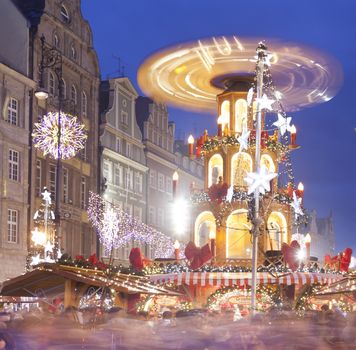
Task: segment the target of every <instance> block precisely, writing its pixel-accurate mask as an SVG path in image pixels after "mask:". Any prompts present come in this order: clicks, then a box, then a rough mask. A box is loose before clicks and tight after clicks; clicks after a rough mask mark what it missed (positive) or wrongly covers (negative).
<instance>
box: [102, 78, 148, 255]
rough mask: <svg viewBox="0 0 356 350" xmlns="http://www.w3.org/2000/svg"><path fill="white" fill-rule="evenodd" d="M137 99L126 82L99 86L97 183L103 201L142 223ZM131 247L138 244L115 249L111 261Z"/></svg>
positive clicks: (143, 162) (118, 80)
mask: <svg viewBox="0 0 356 350" xmlns="http://www.w3.org/2000/svg"><path fill="white" fill-rule="evenodd" d="M137 97H138V94H137V91H136V90H135V88H134V87H133V86H132V84H131V82H130V80H129V79H127V78H115V79H110V80H108V81H103V82H102V84H101V93H100V112H101V126H100V128H101V130H100V146H101V147H100V148H101V157H100V164H101V172H100V176H101V179H100V183H101V194H102V195H103V197H104V199H106V200H107V201H109V202H111V203H113V204H115V205H117V206H119V207H121V208H122V209H123V210H124V211H125V212H126V213H128V214H130V215H131V216H133V217H135V218H136V219H138V220H139V221H142V222H144V223H146V215H147V212H146V208H147V201H146V197H147V195H146V194H147V174H148V167H147V166H146V157H145V153H144V145H143V143H142V133H141V130H140V128H139V126H138V124H137V121H136V112H135V109H136V107H135V100H136V98H137ZM133 245H135V246H137V245H139V242H131V244H129V245H127V246H126V247H122V248H119V249H117V250H116V251H115V254H114V257H115V258H118V259H128V255H129V253H130V250H131V247H132V246H133ZM142 248H144V247H142ZM102 252H103V254H104V255H105V252H104V251H102Z"/></svg>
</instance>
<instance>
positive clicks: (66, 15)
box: [61, 5, 70, 23]
mask: <svg viewBox="0 0 356 350" xmlns="http://www.w3.org/2000/svg"><path fill="white" fill-rule="evenodd" d="M61 20H62V21H63V22H64V23H69V20H70V17H69V12H68V10H67V8H66V7H65V6H64V5H62V6H61Z"/></svg>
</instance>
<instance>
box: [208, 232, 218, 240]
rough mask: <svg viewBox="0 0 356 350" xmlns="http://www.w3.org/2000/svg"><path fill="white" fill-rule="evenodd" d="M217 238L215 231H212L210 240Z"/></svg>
mask: <svg viewBox="0 0 356 350" xmlns="http://www.w3.org/2000/svg"><path fill="white" fill-rule="evenodd" d="M215 238H216V234H215V231H213V230H211V231H210V232H209V239H215Z"/></svg>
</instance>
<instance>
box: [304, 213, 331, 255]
mask: <svg viewBox="0 0 356 350" xmlns="http://www.w3.org/2000/svg"><path fill="white" fill-rule="evenodd" d="M300 231H301V233H302V234H304V235H306V234H307V233H309V234H310V237H311V242H310V255H311V256H314V257H317V258H318V261H319V262H324V257H325V255H326V254H329V255H331V256H334V255H335V232H334V221H333V217H332V214H331V213H330V215H329V216H328V217H326V218H318V217H317V212H316V210H312V211H311V212H310V214H309V217H308V222H307V224H306V226H304V227H301V229H300Z"/></svg>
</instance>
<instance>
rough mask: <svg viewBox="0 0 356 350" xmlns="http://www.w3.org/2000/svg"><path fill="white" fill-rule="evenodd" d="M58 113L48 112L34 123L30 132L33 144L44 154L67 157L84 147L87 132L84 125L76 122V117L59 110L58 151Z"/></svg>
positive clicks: (56, 157) (53, 156)
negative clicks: (59, 133)
mask: <svg viewBox="0 0 356 350" xmlns="http://www.w3.org/2000/svg"><path fill="white" fill-rule="evenodd" d="M58 121H59V113H58V112H49V113H47V114H46V115H45V116H43V119H42V120H41V122H39V123H35V126H34V132H33V133H32V137H33V143H34V146H35V147H36V148H38V149H40V150H41V151H42V152H43V154H44V155H47V154H49V155H50V156H51V157H52V158H54V159H58V157H60V158H61V159H69V158H72V157H74V156H75V155H76V153H78V151H80V150H81V149H83V148H84V146H85V141H86V139H87V134H86V133H85V129H84V125H83V124H80V123H78V121H77V117H74V116H71V115H69V114H65V113H63V112H61V114H60V125H61V135H60V140H59V152H58V124H59V122H58Z"/></svg>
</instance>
